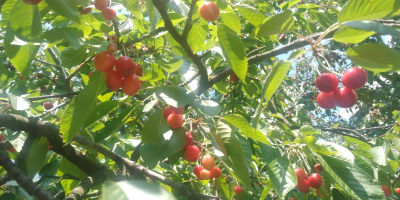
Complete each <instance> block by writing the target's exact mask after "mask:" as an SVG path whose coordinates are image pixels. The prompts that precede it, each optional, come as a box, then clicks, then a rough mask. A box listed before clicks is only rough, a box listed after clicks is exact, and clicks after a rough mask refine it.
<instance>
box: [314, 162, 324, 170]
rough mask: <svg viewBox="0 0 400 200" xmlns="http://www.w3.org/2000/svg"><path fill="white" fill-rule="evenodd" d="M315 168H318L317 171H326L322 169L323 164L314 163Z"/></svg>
mask: <svg viewBox="0 0 400 200" xmlns="http://www.w3.org/2000/svg"><path fill="white" fill-rule="evenodd" d="M314 169H315V170H317V172H322V171H324V170H323V169H322V166H321V164H319V163H318V164H316V165H314Z"/></svg>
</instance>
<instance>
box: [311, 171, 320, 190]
mask: <svg viewBox="0 0 400 200" xmlns="http://www.w3.org/2000/svg"><path fill="white" fill-rule="evenodd" d="M308 184H309V185H310V187H312V188H315V189H318V188H320V187H321V186H322V177H321V175H319V174H317V173H313V174H311V175H310V176H309V177H308Z"/></svg>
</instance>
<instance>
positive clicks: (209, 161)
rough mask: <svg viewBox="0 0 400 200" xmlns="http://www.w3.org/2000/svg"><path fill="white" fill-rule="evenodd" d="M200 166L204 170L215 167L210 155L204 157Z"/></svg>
mask: <svg viewBox="0 0 400 200" xmlns="http://www.w3.org/2000/svg"><path fill="white" fill-rule="evenodd" d="M201 164H202V165H203V167H204V169H206V170H212V169H213V168H214V167H215V161H214V158H213V157H212V156H210V155H205V156H204V157H203V159H202V160H201Z"/></svg>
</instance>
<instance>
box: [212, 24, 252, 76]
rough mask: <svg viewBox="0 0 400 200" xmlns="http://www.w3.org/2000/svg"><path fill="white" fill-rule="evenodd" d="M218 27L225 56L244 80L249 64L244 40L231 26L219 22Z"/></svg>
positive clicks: (234, 70)
mask: <svg viewBox="0 0 400 200" xmlns="http://www.w3.org/2000/svg"><path fill="white" fill-rule="evenodd" d="M217 28H218V39H219V41H220V45H221V49H222V52H223V54H224V56H225V58H226V60H227V62H228V64H229V66H230V67H231V68H232V70H233V72H235V74H236V75H237V76H238V77H239V78H240V80H242V81H243V82H244V81H245V78H246V73H247V67H248V66H247V59H246V52H245V48H244V44H243V42H242V40H241V39H240V37H239V36H238V35H237V34H236V33H235V32H234V31H232V30H231V29H230V28H229V27H227V26H225V25H223V24H218V26H217Z"/></svg>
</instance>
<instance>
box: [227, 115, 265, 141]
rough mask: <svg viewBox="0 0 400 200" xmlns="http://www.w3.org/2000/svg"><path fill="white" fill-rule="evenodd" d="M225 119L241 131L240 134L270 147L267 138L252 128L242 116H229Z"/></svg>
mask: <svg viewBox="0 0 400 200" xmlns="http://www.w3.org/2000/svg"><path fill="white" fill-rule="evenodd" d="M223 119H224V120H225V121H226V122H228V123H229V124H231V125H232V126H234V127H236V128H238V129H240V130H241V132H240V133H241V134H243V135H244V136H246V137H249V138H251V139H253V140H255V141H258V142H262V143H264V144H267V145H270V143H269V141H268V139H267V137H266V136H265V135H264V134H263V133H261V132H260V131H259V130H256V129H254V128H252V127H251V126H250V124H249V123H248V122H247V121H246V120H245V119H244V118H243V117H242V116H240V115H234V114H229V115H225V116H224V118H223Z"/></svg>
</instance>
